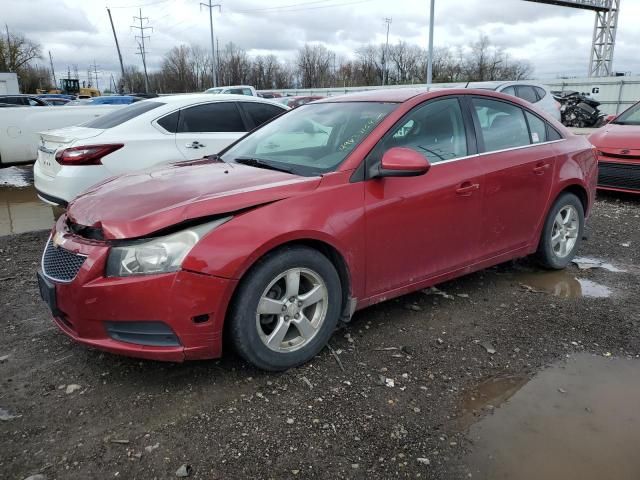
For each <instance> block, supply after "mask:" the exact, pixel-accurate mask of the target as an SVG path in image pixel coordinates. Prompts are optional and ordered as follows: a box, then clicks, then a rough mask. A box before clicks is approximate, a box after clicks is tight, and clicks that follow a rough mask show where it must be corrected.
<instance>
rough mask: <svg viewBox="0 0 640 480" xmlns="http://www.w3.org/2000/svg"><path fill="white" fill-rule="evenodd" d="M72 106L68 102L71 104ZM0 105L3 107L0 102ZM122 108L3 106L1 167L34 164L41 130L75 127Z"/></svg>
mask: <svg viewBox="0 0 640 480" xmlns="http://www.w3.org/2000/svg"><path fill="white" fill-rule="evenodd" d="M70 103H71V102H70ZM0 105H2V104H1V103H0ZM123 107H124V106H123V105H94V106H82V107H74V108H69V107H67V106H66V105H65V106H62V107H56V106H51V107H47V108H31V107H26V106H20V107H18V106H16V105H13V106H12V107H8V108H7V107H3V108H2V114H0V167H4V166H7V165H14V164H17V163H26V162H33V161H34V160H35V159H36V156H37V153H38V145H40V133H39V132H42V131H44V130H49V129H54V128H62V127H66V126H68V125H78V124H80V123H84V122H86V121H88V120H91V119H94V118H97V117H99V116H100V115H104V114H105V113H109V112H112V111H113V110H117V109H119V108H123Z"/></svg>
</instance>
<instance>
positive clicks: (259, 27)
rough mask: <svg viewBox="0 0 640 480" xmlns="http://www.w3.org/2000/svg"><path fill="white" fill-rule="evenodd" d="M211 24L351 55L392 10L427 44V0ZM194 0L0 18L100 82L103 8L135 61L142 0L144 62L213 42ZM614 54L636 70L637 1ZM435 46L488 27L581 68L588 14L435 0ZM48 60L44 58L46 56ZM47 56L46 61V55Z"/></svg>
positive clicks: (22, 0) (530, 53)
mask: <svg viewBox="0 0 640 480" xmlns="http://www.w3.org/2000/svg"><path fill="white" fill-rule="evenodd" d="M216 1H217V3H221V4H222V12H221V13H218V12H217V11H216V12H215V14H214V33H215V35H216V37H218V38H219V42H220V46H221V48H222V45H224V44H225V43H227V42H234V43H235V44H237V45H239V46H240V47H242V48H244V49H245V50H247V51H248V52H249V54H251V55H255V54H264V53H274V54H276V55H278V56H280V57H282V58H287V59H293V58H294V56H295V52H296V50H297V49H298V48H299V47H300V46H301V45H303V44H304V43H305V42H319V43H323V44H325V45H326V46H327V47H328V48H330V49H333V50H335V51H336V52H337V53H338V55H344V56H346V57H349V56H353V53H354V51H355V50H356V49H357V48H358V47H359V46H360V45H362V44H365V43H369V42H380V43H381V42H384V35H385V23H384V18H385V17H391V18H392V19H393V20H392V24H391V30H390V39H389V41H390V42H391V43H394V42H397V41H399V40H405V41H407V42H411V43H416V44H420V45H423V46H426V45H427V33H428V3H429V2H428V1H427V0H422V1H418V0H394V1H389V0H272V1H269V2H265V1H260V0H234V1H233V2H227V1H226V0H216ZM199 3H200V1H199V0H164V1H162V0H113V1H109V2H104V1H101V0H55V1H53V2H52V1H51V0H46V1H45V0H0V11H1V12H2V13H1V15H0V21H2V22H3V23H4V22H6V23H7V24H8V26H9V28H10V29H11V30H13V31H17V32H22V33H24V34H25V35H27V36H28V37H30V38H31V39H33V40H35V41H37V42H39V43H40V44H41V45H42V48H43V53H44V55H45V56H47V52H48V51H51V54H52V55H53V59H54V67H55V70H56V73H57V75H58V78H61V77H62V76H63V75H64V73H65V72H66V70H67V66H71V68H73V67H72V66H73V65H74V64H76V65H77V66H78V70H79V75H80V78H81V80H82V79H86V76H87V73H86V71H87V68H88V67H89V65H90V64H93V63H94V60H95V62H96V63H97V64H98V69H99V70H100V71H101V72H102V73H101V74H99V75H98V77H99V79H100V87H101V88H102V87H103V86H104V85H105V84H106V83H108V81H109V76H110V74H111V73H114V74H116V76H117V73H118V72H119V66H118V58H117V53H116V50H115V45H114V41H113V35H112V32H111V27H110V25H109V18H108V16H107V11H106V7H107V6H109V7H110V8H111V11H112V15H113V20H114V23H115V27H116V33H117V35H118V39H119V41H120V47H121V50H122V55H123V57H124V62H125V64H138V65H140V66H141V61H140V56H139V55H136V51H137V48H136V47H137V44H136V40H135V39H134V35H135V34H136V33H135V31H134V30H133V29H131V28H130V26H131V25H133V24H134V20H133V16H134V15H138V8H137V7H138V6H142V13H143V16H144V17H148V18H149V22H148V23H146V22H145V24H144V25H145V26H153V31H151V30H148V31H147V34H149V35H150V36H151V39H150V40H149V41H148V42H147V47H148V54H147V61H148V66H149V68H150V69H151V70H153V69H156V68H158V67H159V65H160V63H161V59H162V55H163V54H164V53H165V52H166V51H167V50H169V49H171V48H172V47H173V46H175V45H179V44H181V43H185V44H192V45H202V46H204V47H206V48H209V45H210V40H209V16H208V9H206V8H205V9H203V10H201V9H200V6H199ZM620 15H621V17H620V26H619V31H618V37H617V45H616V52H615V59H614V69H615V70H617V71H624V72H633V73H636V74H640V55H638V53H637V51H638V45H640V28H639V27H638V24H639V20H640V0H622V6H621V14H620ZM435 18H436V29H435V45H436V46H458V45H461V46H465V45H469V44H470V43H472V42H474V41H476V40H477V39H478V37H479V36H480V35H481V34H482V33H485V34H487V35H489V37H490V38H491V40H492V42H493V43H494V44H496V45H498V46H500V47H503V48H504V49H506V50H507V52H508V53H509V54H510V56H512V57H513V58H519V59H525V60H528V61H530V62H531V64H532V65H533V67H534V70H535V73H534V76H535V77H537V78H554V77H557V76H559V75H570V76H586V73H587V68H588V61H589V53H590V44H591V36H592V32H593V23H594V13H592V12H589V11H583V10H576V9H569V8H562V7H556V6H550V5H539V4H535V3H530V2H527V1H523V0H436V14H435ZM46 60H48V58H47V59H46ZM43 62H44V60H43Z"/></svg>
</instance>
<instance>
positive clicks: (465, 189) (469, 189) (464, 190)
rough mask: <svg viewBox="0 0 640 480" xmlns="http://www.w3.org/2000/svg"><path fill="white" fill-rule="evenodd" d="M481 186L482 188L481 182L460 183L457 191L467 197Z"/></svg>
mask: <svg viewBox="0 0 640 480" xmlns="http://www.w3.org/2000/svg"><path fill="white" fill-rule="evenodd" d="M479 188H480V184H479V183H471V182H464V183H462V184H460V186H459V187H458V188H457V189H456V193H457V194H458V195H463V196H465V197H468V196H469V195H471V194H472V193H473V192H474V191H475V190H478V189H479Z"/></svg>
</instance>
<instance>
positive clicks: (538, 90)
mask: <svg viewBox="0 0 640 480" xmlns="http://www.w3.org/2000/svg"><path fill="white" fill-rule="evenodd" d="M533 88H535V89H536V93H537V94H538V98H539V99H540V100H542V99H543V98H544V97H546V96H547V91H546V90H545V89H544V88H541V87H533Z"/></svg>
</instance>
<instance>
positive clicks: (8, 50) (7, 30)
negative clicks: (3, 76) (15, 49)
mask: <svg viewBox="0 0 640 480" xmlns="http://www.w3.org/2000/svg"><path fill="white" fill-rule="evenodd" d="M4 29H5V30H6V32H7V52H10V51H11V36H10V35H9V25H7V24H6V23H5V24H4ZM7 70H9V71H11V65H10V64H9V56H7Z"/></svg>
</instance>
